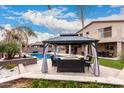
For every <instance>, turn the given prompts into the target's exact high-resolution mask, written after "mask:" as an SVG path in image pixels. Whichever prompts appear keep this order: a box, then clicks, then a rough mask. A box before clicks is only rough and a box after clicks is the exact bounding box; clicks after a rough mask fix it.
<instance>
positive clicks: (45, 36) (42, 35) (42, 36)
mask: <svg viewBox="0 0 124 93" xmlns="http://www.w3.org/2000/svg"><path fill="white" fill-rule="evenodd" d="M34 32H35V33H36V35H37V38H36V37H29V43H35V42H37V41H39V42H40V41H43V40H46V39H49V38H51V37H54V36H55V35H54V34H49V33H43V32H38V31H34Z"/></svg>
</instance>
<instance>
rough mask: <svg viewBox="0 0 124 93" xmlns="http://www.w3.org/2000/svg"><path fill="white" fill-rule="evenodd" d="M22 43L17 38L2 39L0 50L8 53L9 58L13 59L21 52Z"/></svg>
mask: <svg viewBox="0 0 124 93" xmlns="http://www.w3.org/2000/svg"><path fill="white" fill-rule="evenodd" d="M20 48H21V44H20V43H18V42H17V41H16V40H11V41H1V43H0V52H4V53H6V54H7V59H12V58H14V56H15V55H16V54H17V53H19V51H20Z"/></svg>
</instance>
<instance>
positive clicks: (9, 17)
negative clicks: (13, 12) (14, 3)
mask: <svg viewBox="0 0 124 93" xmlns="http://www.w3.org/2000/svg"><path fill="white" fill-rule="evenodd" d="M4 18H5V19H11V20H14V19H16V18H15V17H13V16H6V17H4Z"/></svg>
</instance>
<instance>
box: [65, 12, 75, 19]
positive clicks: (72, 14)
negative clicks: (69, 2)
mask: <svg viewBox="0 0 124 93" xmlns="http://www.w3.org/2000/svg"><path fill="white" fill-rule="evenodd" d="M69 17H73V18H77V15H76V14H75V13H72V12H69V13H67V14H65V15H64V16H63V18H69Z"/></svg>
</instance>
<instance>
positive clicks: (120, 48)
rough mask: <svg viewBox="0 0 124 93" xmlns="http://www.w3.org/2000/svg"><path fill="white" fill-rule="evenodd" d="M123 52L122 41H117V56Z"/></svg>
mask: <svg viewBox="0 0 124 93" xmlns="http://www.w3.org/2000/svg"><path fill="white" fill-rule="evenodd" d="M121 53H122V42H117V57H119V56H120V55H121Z"/></svg>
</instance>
